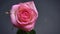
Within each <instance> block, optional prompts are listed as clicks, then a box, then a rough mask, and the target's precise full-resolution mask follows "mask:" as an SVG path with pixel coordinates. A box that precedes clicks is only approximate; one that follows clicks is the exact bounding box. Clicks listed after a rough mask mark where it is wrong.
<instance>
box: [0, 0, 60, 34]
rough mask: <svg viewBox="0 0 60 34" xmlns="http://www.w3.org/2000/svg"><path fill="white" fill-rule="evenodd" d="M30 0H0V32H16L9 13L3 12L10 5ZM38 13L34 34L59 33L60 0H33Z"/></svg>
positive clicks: (6, 33)
mask: <svg viewBox="0 0 60 34" xmlns="http://www.w3.org/2000/svg"><path fill="white" fill-rule="evenodd" d="M26 1H30V0H0V34H16V31H17V28H15V27H14V26H13V25H12V24H11V20H10V15H7V14H5V12H6V11H9V10H10V9H11V6H12V5H14V4H18V3H20V2H26ZM34 2H35V5H36V8H37V10H38V13H39V17H38V20H37V22H36V25H35V31H36V34H60V1H59V0H34Z"/></svg>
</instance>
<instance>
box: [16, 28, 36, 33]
mask: <svg viewBox="0 0 60 34" xmlns="http://www.w3.org/2000/svg"><path fill="white" fill-rule="evenodd" d="M17 34H36V32H35V30H31V31H30V32H25V31H23V30H21V29H19V30H18V31H17Z"/></svg>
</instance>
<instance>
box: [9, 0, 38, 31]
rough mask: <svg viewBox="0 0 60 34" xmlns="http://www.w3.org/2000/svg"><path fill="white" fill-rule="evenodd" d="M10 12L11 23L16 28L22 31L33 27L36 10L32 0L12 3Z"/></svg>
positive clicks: (36, 15) (36, 14)
mask: <svg viewBox="0 0 60 34" xmlns="http://www.w3.org/2000/svg"><path fill="white" fill-rule="evenodd" d="M10 13H11V14H10V16H11V20H12V23H13V25H14V26H16V27H17V28H20V29H22V30H24V31H31V30H32V29H33V28H34V25H35V21H36V20H37V17H38V12H37V10H36V7H35V4H34V2H33V1H30V2H25V3H19V4H16V5H13V6H12V9H11V11H10Z"/></svg>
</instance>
